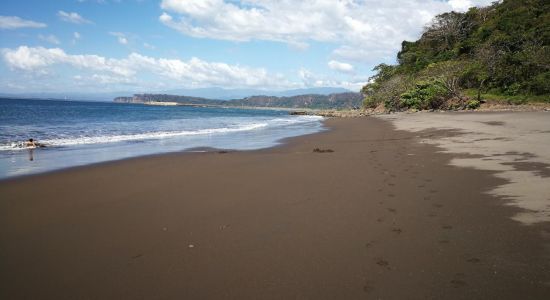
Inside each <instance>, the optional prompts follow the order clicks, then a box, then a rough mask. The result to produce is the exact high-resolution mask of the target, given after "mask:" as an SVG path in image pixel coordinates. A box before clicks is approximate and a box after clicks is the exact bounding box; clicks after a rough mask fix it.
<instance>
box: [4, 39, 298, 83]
mask: <svg viewBox="0 0 550 300" xmlns="http://www.w3.org/2000/svg"><path fill="white" fill-rule="evenodd" d="M2 56H3V58H4V61H5V62H6V64H7V65H8V67H10V68H11V69H14V70H20V71H24V72H38V71H42V70H47V69H48V68H49V67H53V66H55V65H68V66H72V67H74V68H77V69H81V70H86V71H92V72H96V75H97V76H96V79H98V78H109V77H107V76H111V77H123V78H120V79H119V80H118V81H119V82H122V81H128V80H134V79H135V77H136V75H139V74H141V73H148V74H153V75H158V76H161V77H164V78H168V79H171V80H173V81H174V83H177V84H180V85H184V86H196V87H198V86H231V87H262V88H264V87H271V88H277V87H288V86H291V85H292V83H290V82H288V81H287V80H286V79H284V78H283V76H282V75H279V74H270V73H268V72H267V71H266V70H265V69H262V68H250V67H244V66H239V65H229V64H226V63H219V62H207V61H203V60H201V59H199V58H191V59H190V60H188V61H183V60H180V59H167V58H153V57H148V56H144V55H141V54H138V53H131V54H130V55H128V57H126V58H121V59H115V58H106V57H102V56H98V55H71V54H67V53H65V51H64V50H62V49H59V48H43V47H28V46H20V47H18V48H16V49H3V50H2ZM98 72H101V73H98ZM98 76H103V77H98Z"/></svg>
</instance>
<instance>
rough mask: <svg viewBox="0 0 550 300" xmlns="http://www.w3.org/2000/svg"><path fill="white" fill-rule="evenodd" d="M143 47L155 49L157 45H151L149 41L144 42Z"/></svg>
mask: <svg viewBox="0 0 550 300" xmlns="http://www.w3.org/2000/svg"><path fill="white" fill-rule="evenodd" d="M143 48H146V49H149V50H155V49H156V48H157V47H155V46H154V45H151V44H149V43H143Z"/></svg>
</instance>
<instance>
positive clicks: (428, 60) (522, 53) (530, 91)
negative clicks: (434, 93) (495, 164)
mask: <svg viewBox="0 0 550 300" xmlns="http://www.w3.org/2000/svg"><path fill="white" fill-rule="evenodd" d="M397 61H398V64H397V65H386V64H381V65H378V66H377V67H376V68H375V69H374V71H376V75H374V76H373V77H371V79H370V81H369V84H367V85H366V86H365V87H364V88H363V90H362V92H363V94H364V95H365V96H366V99H365V101H364V103H365V104H366V105H368V106H376V105H379V104H380V103H386V104H387V105H390V106H389V107H388V106H386V108H388V109H390V110H396V109H404V108H409V107H411V106H412V107H414V108H419V109H425V108H427V107H432V106H431V105H427V106H426V105H425V104H426V102H425V100H426V98H425V97H424V96H420V95H423V93H424V92H428V90H431V89H432V88H435V87H442V88H443V89H445V91H446V92H445V95H444V96H445V99H444V100H445V101H440V102H441V105H443V104H445V103H447V104H448V101H449V100H453V101H454V103H455V104H454V107H457V106H460V107H462V108H468V107H472V106H475V105H468V103H469V102H468V100H467V99H466V98H465V97H464V96H463V95H462V93H461V91H462V90H463V89H477V90H478V91H479V93H478V95H481V93H482V92H483V93H485V92H490V93H493V94H500V95H510V96H518V95H527V96H528V95H535V96H540V95H546V96H548V97H543V98H545V99H549V100H548V101H550V1H548V0H503V1H501V2H495V3H493V4H492V5H490V6H488V7H483V8H471V9H470V10H469V11H468V12H465V13H457V12H450V13H444V14H441V15H438V16H437V17H435V18H434V20H433V21H432V22H431V24H430V25H428V26H426V28H425V29H424V33H423V34H422V36H421V37H420V39H419V40H417V41H414V42H409V41H404V42H403V43H402V47H401V51H399V53H398V55H397ZM426 84H428V86H426ZM403 89H405V90H403ZM426 89H428V90H426ZM429 93H431V92H429ZM438 95H439V96H438V97H440V96H441V94H439V93H438ZM396 97H397V98H399V100H396ZM411 97H412V98H411ZM538 98H540V97H538ZM411 99H417V100H419V101H416V100H415V101H413V100H411ZM422 99H423V100H422ZM475 100H477V101H479V100H481V99H479V96H478V99H475ZM428 102H430V101H428ZM411 103H413V104H412V105H409V104H411ZM430 103H431V102H430ZM404 104H406V105H404ZM470 104H472V103H470ZM474 104H475V103H474ZM432 108H434V107H432Z"/></svg>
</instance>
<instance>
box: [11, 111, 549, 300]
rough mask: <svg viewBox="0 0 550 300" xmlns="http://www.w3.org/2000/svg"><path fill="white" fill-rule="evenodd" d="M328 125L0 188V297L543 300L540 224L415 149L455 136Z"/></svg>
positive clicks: (488, 179)
mask: <svg viewBox="0 0 550 300" xmlns="http://www.w3.org/2000/svg"><path fill="white" fill-rule="evenodd" d="M327 126H328V127H330V128H331V129H332V130H330V131H327V132H323V133H319V134H314V135H309V136H303V137H299V138H294V139H291V140H289V141H288V143H286V144H285V145H284V146H280V147H276V148H271V149H266V150H260V151H249V152H228V153H219V152H217V151H213V152H209V153H191V154H170V155H162V156H154V157H145V158H137V159H129V160H124V161H120V162H113V163H106V164H100V165H94V166H89V167H83V168H75V169H70V170H65V171H60V172H55V173H50V174H44V175H37V176H31V177H25V178H19V179H15V180H8V181H3V182H0V298H1V299H289V298H291V299H379V298H382V299H548V297H549V296H550V268H549V266H550V260H549V254H550V246H549V244H548V241H549V239H550V226H549V224H548V223H547V222H538V223H535V224H531V225H522V224H521V223H519V222H517V221H515V220H513V219H512V217H513V216H515V215H517V214H518V213H519V212H521V211H522V208H520V207H514V206H509V205H505V204H506V199H504V198H503V197H500V196H499V195H496V194H489V193H487V192H488V191H491V190H493V189H495V188H496V187H498V186H500V185H502V184H504V183H506V180H505V179H503V178H498V177H495V176H494V175H495V171H487V170H474V169H471V168H462V167H457V166H453V165H451V164H450V162H451V161H452V160H453V159H455V158H456V157H457V155H456V154H451V153H443V152H441V149H440V148H438V147H437V146H436V145H433V144H428V143H421V141H422V140H423V139H424V138H426V137H430V138H438V137H439V138H444V137H445V136H450V135H452V134H455V133H453V132H452V131H441V130H439V131H434V130H422V131H419V132H415V133H411V132H406V131H398V130H396V129H395V128H394V127H393V125H392V123H391V122H389V121H385V120H380V119H376V118H370V117H369V118H356V119H331V120H328V121H327ZM316 148H317V149H318V151H313V150H314V149H316ZM327 150H332V152H331V151H327ZM462 156H464V157H466V156H465V155H464V154H463V155H462Z"/></svg>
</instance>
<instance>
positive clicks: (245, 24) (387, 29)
mask: <svg viewBox="0 0 550 300" xmlns="http://www.w3.org/2000/svg"><path fill="white" fill-rule="evenodd" d="M491 2H492V0H450V1H449V2H445V1H441V0H384V1H380V0H363V1H359V0H340V1H336V0H309V1H277V0H242V1H229V0H226V1H224V0H163V1H162V2H161V8H162V9H163V10H164V11H165V12H163V13H162V14H161V15H160V17H159V21H160V22H161V23H163V24H165V25H166V26H169V27H171V28H173V29H176V30H178V31H180V32H181V33H183V34H185V35H189V36H192V37H199V38H212V39H221V40H231V41H250V40H267V41H277V42H284V43H288V44H289V45H291V47H292V46H293V45H301V46H304V45H307V43H308V42H309V41H318V42H328V43H333V44H335V45H336V46H337V50H336V51H335V52H334V56H336V57H339V58H342V59H355V60H358V59H360V60H367V59H371V60H376V58H373V56H380V55H381V56H384V57H390V56H394V54H395V51H396V50H397V49H399V47H400V44H401V42H402V41H403V40H411V39H415V38H417V37H418V35H419V33H420V31H421V30H422V28H423V26H424V25H425V24H426V23H428V22H429V21H430V20H431V19H432V18H433V17H434V16H435V15H436V14H439V13H442V12H445V11H450V10H452V9H455V10H461V11H462V10H465V9H467V7H469V6H472V5H487V4H490V3H491ZM352 49H360V50H359V51H360V52H359V53H357V52H356V51H352Z"/></svg>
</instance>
